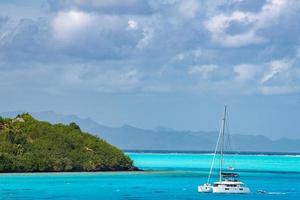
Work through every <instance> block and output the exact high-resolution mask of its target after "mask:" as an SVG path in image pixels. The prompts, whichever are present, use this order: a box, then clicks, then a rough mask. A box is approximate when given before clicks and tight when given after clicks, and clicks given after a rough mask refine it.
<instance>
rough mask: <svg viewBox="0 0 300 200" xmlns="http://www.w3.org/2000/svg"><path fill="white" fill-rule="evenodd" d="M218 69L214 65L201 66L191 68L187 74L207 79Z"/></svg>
mask: <svg viewBox="0 0 300 200" xmlns="http://www.w3.org/2000/svg"><path fill="white" fill-rule="evenodd" d="M217 69H218V67H217V66H216V65H202V66H193V67H191V68H190V69H189V71H188V73H189V74H191V75H199V76H200V77H201V78H204V79H206V78H208V76H209V75H210V74H212V73H213V72H214V71H215V70H217Z"/></svg>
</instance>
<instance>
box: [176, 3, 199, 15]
mask: <svg viewBox="0 0 300 200" xmlns="http://www.w3.org/2000/svg"><path fill="white" fill-rule="evenodd" d="M178 10H179V13H180V14H181V15H182V16H183V17H185V18H187V19H191V18H195V17H196V15H197V13H198V12H199V10H200V3H199V1H196V0H185V1H181V2H180V3H179V5H178Z"/></svg>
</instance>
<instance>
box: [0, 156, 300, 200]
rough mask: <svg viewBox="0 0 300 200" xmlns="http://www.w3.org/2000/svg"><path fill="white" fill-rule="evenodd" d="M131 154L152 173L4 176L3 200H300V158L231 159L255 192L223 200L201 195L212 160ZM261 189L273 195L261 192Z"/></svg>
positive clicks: (0, 186)
mask: <svg viewBox="0 0 300 200" xmlns="http://www.w3.org/2000/svg"><path fill="white" fill-rule="evenodd" d="M129 155H130V157H132V158H133V159H134V160H135V163H136V165H137V166H139V167H141V168H143V169H147V170H149V171H145V172H117V173H51V174H1V175H0V177H1V180H0V199H80V200H83V199H205V200H206V199H212V200H214V199H216V200H217V199H281V200H285V199H291V200H298V199H300V192H299V191H300V157H297V156H253V155H252V156H251V155H243V156H235V155H231V156H227V157H226V159H225V160H226V161H227V162H228V163H229V162H231V163H232V162H233V161H235V167H236V168H238V169H239V172H240V174H241V179H242V181H243V182H245V184H246V185H247V186H249V187H250V189H251V190H252V193H251V194H249V195H236V194H235V195H222V194H219V195H217V194H200V193H198V192H197V186H198V185H199V184H202V183H204V182H205V181H206V176H207V171H208V167H209V163H210V159H211V155H197V154H129ZM215 178H216V177H215ZM259 189H262V190H266V191H267V193H266V194H258V193H256V191H257V190H259Z"/></svg>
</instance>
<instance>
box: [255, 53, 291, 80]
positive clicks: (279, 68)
mask: <svg viewBox="0 0 300 200" xmlns="http://www.w3.org/2000/svg"><path fill="white" fill-rule="evenodd" d="M291 64H292V63H291V61H290V60H286V59H283V60H274V61H271V62H270V64H269V65H270V66H269V68H268V70H267V71H266V72H265V74H264V75H263V77H262V78H261V80H260V83H262V84H264V83H266V82H268V81H270V80H272V79H273V78H275V77H276V76H279V75H281V74H283V73H285V72H288V70H289V69H290V68H291Z"/></svg>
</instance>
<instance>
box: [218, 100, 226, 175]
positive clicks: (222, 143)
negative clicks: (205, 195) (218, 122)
mask: <svg viewBox="0 0 300 200" xmlns="http://www.w3.org/2000/svg"><path fill="white" fill-rule="evenodd" d="M226 112H227V105H225V107H224V115H223V119H222V131H221V150H220V153H221V158H220V181H222V168H223V155H224V133H225V123H226Z"/></svg>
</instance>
